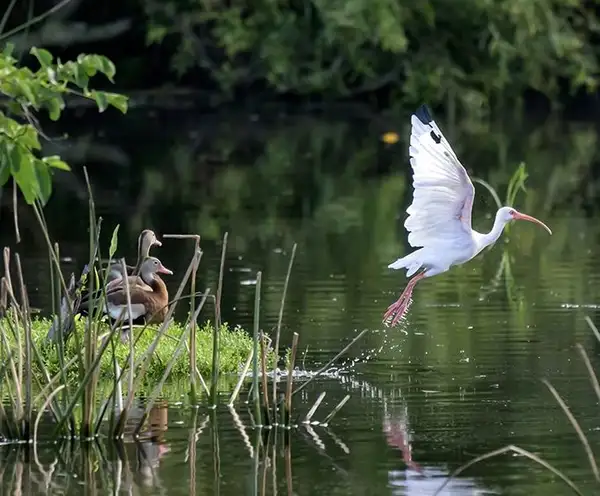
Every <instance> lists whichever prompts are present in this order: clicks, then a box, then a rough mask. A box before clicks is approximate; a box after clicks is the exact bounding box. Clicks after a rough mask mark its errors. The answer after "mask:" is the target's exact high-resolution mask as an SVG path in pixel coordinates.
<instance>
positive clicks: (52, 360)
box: [0, 317, 275, 386]
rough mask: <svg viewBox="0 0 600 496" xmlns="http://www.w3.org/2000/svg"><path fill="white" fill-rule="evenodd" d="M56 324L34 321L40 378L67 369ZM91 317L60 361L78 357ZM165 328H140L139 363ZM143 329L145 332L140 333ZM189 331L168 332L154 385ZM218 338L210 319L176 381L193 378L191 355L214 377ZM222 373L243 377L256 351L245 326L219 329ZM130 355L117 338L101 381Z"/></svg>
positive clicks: (151, 371)
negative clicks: (52, 334)
mask: <svg viewBox="0 0 600 496" xmlns="http://www.w3.org/2000/svg"><path fill="white" fill-rule="evenodd" d="M7 319H8V317H5V318H4V319H0V327H4V328H5V329H8V328H11V327H14V328H15V330H16V331H17V334H18V333H21V334H22V333H23V332H24V329H22V328H20V327H19V323H18V322H7V321H6V320H7ZM51 325H52V321H51V320H50V319H47V318H34V319H32V321H31V336H32V341H33V343H34V345H35V346H36V347H37V349H38V350H39V352H40V358H41V361H42V363H43V367H41V366H40V365H38V364H37V363H34V364H33V374H34V376H38V375H39V374H41V373H43V371H44V370H46V371H48V372H49V373H50V375H51V376H54V375H56V374H58V372H59V371H60V370H61V363H60V360H59V354H58V352H57V346H56V345H55V344H54V343H51V342H49V341H48V340H47V339H46V335H47V333H48V329H49V328H50V326H51ZM88 325H89V324H88V322H87V318H86V317H82V318H78V319H76V321H75V331H74V332H76V333H77V335H78V339H74V338H73V339H69V340H68V341H67V342H66V343H65V344H64V347H63V356H62V357H60V358H61V360H64V362H65V363H69V362H70V361H71V360H72V359H73V358H75V357H76V354H77V350H76V342H77V341H79V342H81V341H82V340H83V339H84V333H85V330H86V329H87V327H88ZM158 328H159V326H158V325H156V324H154V325H149V326H148V327H147V328H146V329H145V331H144V332H143V333H140V336H139V338H138V337H137V336H136V334H137V333H136V328H134V332H133V335H134V343H135V344H134V349H135V355H134V357H135V360H137V359H138V358H139V357H140V356H141V355H142V354H143V353H144V352H145V350H147V349H148V347H149V346H150V345H151V344H152V341H153V339H154V336H155V335H156V333H157V331H158ZM140 330H141V329H140ZM108 333H110V326H109V325H108V324H105V323H101V324H100V335H103V334H108ZM184 333H185V328H184V327H183V325H182V324H180V323H177V322H173V323H172V324H171V325H170V326H169V327H168V329H167V330H166V332H165V334H164V339H162V340H161V341H160V343H159V345H158V346H157V348H156V351H155V352H154V353H153V354H152V355H151V356H150V357H149V358H148V359H149V361H150V363H149V365H148V370H147V372H146V378H147V380H148V381H153V380H158V379H160V378H161V377H162V375H163V373H164V371H165V369H166V366H167V363H168V362H169V358H170V357H171V356H173V353H174V352H175V350H176V348H177V345H178V344H179V340H180V338H181V336H182V335H183V334H184ZM213 334H214V324H213V323H212V322H211V321H210V320H208V321H206V322H205V323H204V324H203V325H202V326H201V327H199V328H198V330H197V331H196V339H195V340H194V344H195V352H194V354H192V352H191V350H189V349H188V350H189V351H188V350H186V353H182V354H180V355H179V357H178V360H177V361H176V362H175V363H174V364H173V367H172V368H171V372H170V378H171V379H172V380H178V379H183V378H189V367H190V360H189V358H190V356H195V357H196V360H195V361H194V360H192V362H191V363H192V364H195V366H196V367H197V368H198V371H199V372H200V374H202V376H204V377H208V376H210V375H211V373H212V363H213V356H212V355H213ZM219 336H220V338H219V347H218V353H219V373H221V374H237V373H238V372H239V369H240V364H242V363H243V362H244V360H245V359H246V357H247V356H248V353H249V352H250V350H251V349H252V346H253V342H252V338H251V337H250V335H249V334H248V333H247V332H246V331H245V330H244V329H242V328H241V327H239V326H237V327H234V328H230V327H229V325H228V324H227V323H226V322H225V323H223V324H222V325H221V329H220V331H219ZM7 342H8V344H9V346H10V347H11V349H14V346H15V336H14V335H13V334H12V333H10V334H9V335H8V337H7ZM128 353H129V343H128V342H123V341H122V340H116V341H115V343H114V348H113V353H111V354H110V356H109V354H104V355H103V356H102V358H101V359H100V363H99V365H98V374H99V377H100V379H101V380H103V381H104V380H107V379H109V378H111V377H112V376H113V374H114V364H113V358H115V359H116V360H117V362H118V363H123V362H124V360H125V359H126V358H127V356H128ZM266 360H267V363H268V364H269V366H273V365H274V363H275V362H274V354H273V352H272V351H271V352H269V353H268V356H267V358H266ZM64 372H65V374H66V376H67V379H68V380H69V381H70V384H71V386H72V385H73V384H75V383H76V380H77V372H76V370H75V366H74V365H71V366H69V367H66V369H65V371H64Z"/></svg>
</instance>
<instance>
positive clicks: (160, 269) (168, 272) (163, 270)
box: [156, 264, 173, 276]
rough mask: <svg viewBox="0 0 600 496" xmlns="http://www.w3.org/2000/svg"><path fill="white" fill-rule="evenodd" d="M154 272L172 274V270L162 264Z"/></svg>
mask: <svg viewBox="0 0 600 496" xmlns="http://www.w3.org/2000/svg"><path fill="white" fill-rule="evenodd" d="M156 272H159V273H160V274H169V275H170V276H172V275H173V271H172V270H169V269H167V268H166V267H165V266H164V265H163V264H160V267H159V268H158V270H157V271H156Z"/></svg>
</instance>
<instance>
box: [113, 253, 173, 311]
mask: <svg viewBox="0 0 600 496" xmlns="http://www.w3.org/2000/svg"><path fill="white" fill-rule="evenodd" d="M158 274H173V272H172V271H170V270H169V269H167V268H166V267H165V266H164V265H163V264H162V263H161V261H160V260H159V259H158V258H156V257H147V258H146V259H145V260H144V261H143V262H142V263H141V265H140V275H139V276H129V277H128V281H129V294H130V298H131V318H132V320H137V319H139V318H142V317H143V318H144V320H145V322H146V323H159V322H162V321H163V320H164V319H165V316H166V314H167V305H168V303H169V292H168V291H167V286H166V285H165V283H164V281H163V280H162V279H161V278H160V276H159V275H158ZM106 300H107V301H106V304H105V308H104V311H105V313H107V314H108V315H109V316H110V317H111V318H113V319H118V318H119V317H120V316H121V313H122V314H123V320H124V321H125V322H126V321H127V320H128V319H129V316H128V315H127V293H126V288H125V286H124V285H123V284H119V285H118V286H117V285H115V286H113V288H112V289H111V290H110V291H109V292H107V295H106Z"/></svg>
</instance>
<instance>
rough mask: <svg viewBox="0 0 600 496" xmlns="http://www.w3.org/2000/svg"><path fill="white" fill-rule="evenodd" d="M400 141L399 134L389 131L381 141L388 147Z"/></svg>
mask: <svg viewBox="0 0 600 496" xmlns="http://www.w3.org/2000/svg"><path fill="white" fill-rule="evenodd" d="M399 139H400V137H399V136H398V133H395V132H394V131H388V132H387V133H385V134H384V135H383V136H382V137H381V140H382V141H383V142H384V143H387V144H388V145H393V144H394V143H397V142H398V140H399Z"/></svg>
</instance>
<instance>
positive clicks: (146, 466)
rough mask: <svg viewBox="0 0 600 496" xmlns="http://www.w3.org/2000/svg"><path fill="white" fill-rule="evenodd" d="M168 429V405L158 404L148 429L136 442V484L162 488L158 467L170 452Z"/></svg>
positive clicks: (149, 418)
mask: <svg viewBox="0 0 600 496" xmlns="http://www.w3.org/2000/svg"><path fill="white" fill-rule="evenodd" d="M167 428H168V404H167V402H166V401H163V402H157V403H156V404H155V405H154V406H153V407H152V409H151V410H150V412H149V414H148V420H147V427H146V428H145V429H144V430H143V431H142V432H140V440H139V441H138V442H136V462H137V463H136V470H135V474H136V483H137V484H139V485H140V486H146V487H154V486H160V485H161V484H160V479H159V477H158V470H157V469H158V467H159V466H160V462H161V459H162V457H163V456H164V455H165V454H166V453H168V452H169V451H170V449H169V446H168V445H167V443H166V441H165V432H166V431H167Z"/></svg>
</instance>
